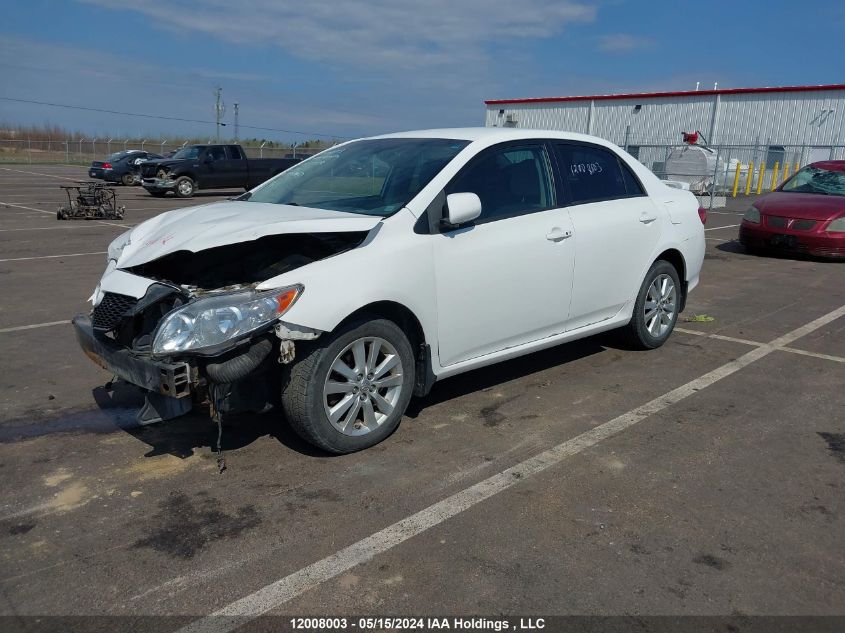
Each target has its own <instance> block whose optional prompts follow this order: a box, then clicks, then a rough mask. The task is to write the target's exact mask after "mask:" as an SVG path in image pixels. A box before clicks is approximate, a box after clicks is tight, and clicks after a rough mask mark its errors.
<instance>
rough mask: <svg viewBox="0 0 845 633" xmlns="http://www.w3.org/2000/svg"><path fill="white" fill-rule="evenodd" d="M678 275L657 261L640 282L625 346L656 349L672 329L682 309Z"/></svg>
mask: <svg viewBox="0 0 845 633" xmlns="http://www.w3.org/2000/svg"><path fill="white" fill-rule="evenodd" d="M681 292H682V291H681V282H680V280H679V278H678V271H677V270H675V267H674V266H673V265H672V264H670V263H669V262H667V261H665V260H662V259H661V260H657V261H656V262H654V264H652V265H651V268H649V271H648V273H646V276H645V279H644V280H643V283H642V286H640V291H639V293H638V294H637V301H636V303H635V304H634V314H633V315H632V316H631V321H630V322H629V323H628V325H627V326H626V328H625V334H626V338H627V340H628V342H629V343H630V344H631V346H632V347H634V348H635V349H643V350H645V349H656V348H658V347H660V346H661V345H663V344H664V343H665V342H666V340H667V339H668V338H669V335H670V334H671V333H672V330H673V329H675V324H676V323H677V322H678V312H679V309H680V305H681Z"/></svg>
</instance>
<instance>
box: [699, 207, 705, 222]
mask: <svg viewBox="0 0 845 633" xmlns="http://www.w3.org/2000/svg"><path fill="white" fill-rule="evenodd" d="M698 218H699V219H700V220H701V223H702V224H707V209H705V208H704V207H698Z"/></svg>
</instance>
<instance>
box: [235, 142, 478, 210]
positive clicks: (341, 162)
mask: <svg viewBox="0 0 845 633" xmlns="http://www.w3.org/2000/svg"><path fill="white" fill-rule="evenodd" d="M467 144H468V141H457V140H453V139H443V138H386V139H371V140H363V141H354V142H352V143H347V144H346V145H342V146H340V147H336V148H333V149H328V150H326V151H324V152H321V153H320V154H317V155H316V156H314V157H313V158H309V159H308V160H306V161H304V162H302V163H300V164H299V165H296V166H294V167H291V168H290V169H288V170H287V171H285V172H282V173H281V174H279V175H278V176H276V177H275V178H273V179H271V180H269V181H267V182H266V183H265V184H264V185H262V186H261V187H260V188H258V189H257V190H255V191H254V192H252V194H251V195H250V197H249V198H248V199H249V201H250V202H270V203H274V204H292V205H301V206H303V207H312V208H316V209H328V210H331V211H346V212H348V213H361V214H364V215H379V216H382V217H386V216H388V215H390V214H392V213H394V212H396V211H398V210H399V209H401V208H402V207H403V206H405V205H406V204H408V202H410V201H411V199H413V197H414V196H416V195H417V194H418V193H419V192H420V190H421V189H422V188H423V187H425V186H426V185H427V184H428V183H429V182H430V181H431V179H432V178H434V177H435V176H436V175H437V174H438V172H440V170H441V169H443V167H445V166H446V164H447V163H449V161H451V160H452V159H453V158H454V157H455V156H456V155H457V154H458V152H460V151H461V150H462V149H463V148H464V147H466V146H467Z"/></svg>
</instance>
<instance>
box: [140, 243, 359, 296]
mask: <svg viewBox="0 0 845 633" xmlns="http://www.w3.org/2000/svg"><path fill="white" fill-rule="evenodd" d="M366 236H367V233H366V232H348V233H305V234H293V235H268V236H266V237H262V238H259V239H257V240H255V241H252V242H239V243H237V244H227V245H225V246H218V247H215V248H208V249H205V250H202V251H199V252H196V253H193V252H191V251H176V252H175V253H170V254H168V255H165V256H164V257H160V258H159V259H156V260H153V261H151V262H147V263H144V264H140V265H138V266H134V267H132V268H128V269H127V271H128V272H131V273H132V274H135V275H139V276H141V277H147V278H148V279H157V280H159V281H164V282H169V283H171V284H176V285H179V286H183V287H191V288H198V289H201V290H221V289H224V288H226V287H227V286H238V285H242V284H250V283H260V282H262V281H266V280H267V279H270V278H272V277H276V276H278V275H281V274H282V273H286V272H288V271H290V270H294V269H296V268H299V267H301V266H305V265H306V264H310V263H312V262H315V261H318V260H320V259H325V258H326V257H331V256H332V255H337V254H338V253H342V252H344V251H348V250H350V249H353V248H355V247H356V246H358V245H359V244H360V243H361V242H362V241H364V238H365V237H366Z"/></svg>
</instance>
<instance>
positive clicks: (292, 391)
mask: <svg viewBox="0 0 845 633" xmlns="http://www.w3.org/2000/svg"><path fill="white" fill-rule="evenodd" d="M297 348H298V349H297V351H298V352H299V351H301V352H302V353H303V355H302V357H301V358H300V359H299V360H297V361H296V362H295V363H294V364H293V365H292V366H291V368H290V371H289V373H288V374H287V376H286V377H285V379H284V380H283V385H282V408H283V410H284V412H285V415H286V417H287V420H288V422H289V423H290V425H291V427H292V428H293V430H294V431H296V433H297V434H298V435H299V436H300V437H301V438H302V439H304V440H305V441H306V442H308V443H310V444H313V445H314V446H317V447H319V448H321V449H323V450H324V451H328V452H329V453H336V454H343V453H353V452H355V451H360V450H362V449H365V448H369V447H370V446H373V445H375V444H378V443H379V442H381V441H382V440H384V439H385V438H387V437H388V436H389V435H390V434H391V433H393V431H395V430H396V427H398V426H399V422H400V421H401V419H402V415H403V414H404V413H405V409H406V408H407V406H408V402H409V401H410V400H411V395H412V392H413V390H414V354H413V350H412V349H411V344H410V343H409V342H408V338H407V336H405V333H404V332H403V331H402V330H401V329H400V328H399V326H397V325H396V324H395V323H393V322H392V321H388V320H386V319H380V318H377V317H372V318H367V317H362V318H361V319H358V320H355V321H353V322H350V323H348V324H346V325H344V326H342V327H340V328H338V329H337V330H336V331H334V332H331V333H329V334H324V335H323V336H322V337H320V338H319V339H317V341H315V342H314V343H310V344H308V343H300V344H298V345H297ZM373 350H375V351H373ZM338 369H340V370H341V371H342V372H343V373H340V372H339V371H338ZM359 377H360V378H359ZM330 416H331V419H330Z"/></svg>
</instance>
